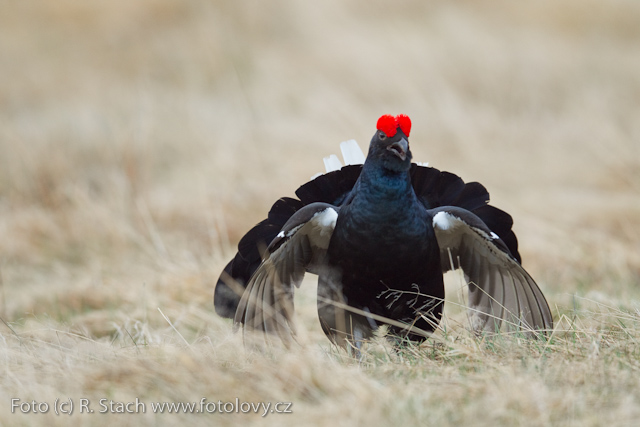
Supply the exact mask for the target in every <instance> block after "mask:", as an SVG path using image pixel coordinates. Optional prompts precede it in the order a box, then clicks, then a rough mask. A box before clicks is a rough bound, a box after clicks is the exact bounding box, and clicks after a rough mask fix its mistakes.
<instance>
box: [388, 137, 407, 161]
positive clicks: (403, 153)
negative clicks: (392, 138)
mask: <svg viewBox="0 0 640 427" xmlns="http://www.w3.org/2000/svg"><path fill="white" fill-rule="evenodd" d="M387 150H389V151H391V152H392V153H393V154H395V155H396V156H398V157H399V158H400V160H402V161H404V160H405V159H406V158H407V151H409V141H407V140H406V139H405V138H402V139H401V140H400V141H397V142H394V143H393V144H391V145H390V146H388V147H387Z"/></svg>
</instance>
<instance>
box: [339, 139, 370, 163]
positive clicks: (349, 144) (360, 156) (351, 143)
mask: <svg viewBox="0 0 640 427" xmlns="http://www.w3.org/2000/svg"><path fill="white" fill-rule="evenodd" d="M340 150H341V151H342V158H343V159H344V164H345V165H363V164H364V159H365V156H364V153H363V152H362V150H361V149H360V146H359V145H358V143H357V142H356V140H355V139H350V140H348V141H344V142H341V143H340Z"/></svg>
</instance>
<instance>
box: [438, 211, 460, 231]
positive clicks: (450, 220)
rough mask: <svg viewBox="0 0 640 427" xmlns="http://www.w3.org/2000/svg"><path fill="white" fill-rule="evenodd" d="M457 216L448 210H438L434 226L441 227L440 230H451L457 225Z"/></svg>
mask: <svg viewBox="0 0 640 427" xmlns="http://www.w3.org/2000/svg"><path fill="white" fill-rule="evenodd" d="M456 219H457V218H456V217H454V216H453V215H450V214H448V213H446V212H438V213H437V214H435V216H434V217H433V228H439V229H440V230H445V231H446V230H449V229H450V228H454V227H455V226H456V224H455V220H456Z"/></svg>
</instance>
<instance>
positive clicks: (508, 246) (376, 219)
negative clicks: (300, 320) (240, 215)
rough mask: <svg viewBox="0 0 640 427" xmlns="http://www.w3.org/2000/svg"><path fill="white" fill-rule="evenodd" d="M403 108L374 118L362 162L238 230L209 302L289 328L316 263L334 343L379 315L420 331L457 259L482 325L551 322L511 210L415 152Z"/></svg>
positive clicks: (373, 323)
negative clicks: (298, 291)
mask: <svg viewBox="0 0 640 427" xmlns="http://www.w3.org/2000/svg"><path fill="white" fill-rule="evenodd" d="M410 131H411V121H410V119H409V117H407V116H406V115H399V116H396V117H393V116H391V115H384V116H382V117H380V119H379V120H378V123H377V131H376V133H375V134H374V135H373V138H372V139H371V143H370V145H369V153H368V155H367V158H366V161H365V162H364V165H351V166H345V167H343V168H341V169H340V170H336V171H334V172H330V173H327V174H325V175H321V176H319V177H317V178H315V179H314V180H312V181H310V182H308V183H306V184H304V185H303V186H301V187H300V188H298V190H297V191H296V194H297V196H298V197H299V200H298V199H292V198H281V199H279V200H278V201H277V202H276V203H275V204H274V205H273V207H272V208H271V211H270V212H269V215H268V218H267V219H265V220H264V221H262V222H261V223H259V224H258V225H256V226H255V227H254V228H253V229H251V230H250V231H249V232H248V233H247V234H246V235H245V236H244V237H243V238H242V240H241V241H240V243H239V245H238V253H237V254H236V256H235V258H234V259H233V260H232V261H231V262H230V263H229V264H228V265H227V266H226V267H225V269H224V271H223V272H222V274H221V276H220V279H219V280H218V283H217V285H216V289H215V296H214V305H215V309H216V312H217V313H218V314H219V315H221V316H224V317H229V318H233V319H234V320H235V323H236V324H237V325H240V324H244V327H245V329H250V330H257V331H262V332H264V336H265V339H267V340H270V339H271V337H274V336H278V337H280V339H282V340H283V341H284V343H285V344H288V343H289V341H290V340H291V339H292V337H293V335H294V334H295V328H294V324H293V317H292V316H293V292H294V285H295V286H300V283H301V281H302V278H303V276H304V273H305V272H307V271H308V272H311V273H315V274H317V275H318V314H319V318H320V322H321V325H322V328H323V330H324V332H325V334H326V335H327V337H329V339H331V341H333V342H334V343H337V344H339V345H343V346H347V345H348V344H351V345H355V346H356V347H357V348H358V349H359V348H360V347H361V344H362V342H363V341H365V340H366V339H368V338H370V337H371V336H372V334H373V332H374V331H375V330H376V329H377V328H378V326H379V325H381V324H387V325H388V326H389V335H390V336H391V337H395V339H396V340H401V339H409V340H411V341H416V342H420V341H422V340H424V339H426V338H427V337H428V336H429V333H430V332H432V331H433V330H434V329H435V328H436V327H437V325H438V323H439V322H440V319H441V317H442V309H443V304H444V284H443V273H444V272H446V271H448V270H452V269H456V268H462V270H463V272H464V275H465V277H466V279H467V282H468V284H469V293H468V298H469V319H470V324H471V327H472V328H473V329H474V330H475V331H478V332H496V331H499V330H501V329H502V330H517V329H520V330H523V331H525V332H526V333H528V334H532V333H534V331H536V330H550V329H552V327H553V319H552V315H551V312H550V310H549V306H548V304H547V302H546V300H545V298H544V296H543V294H542V292H541V291H540V289H539V288H538V286H537V285H536V283H535V282H534V280H533V279H532V278H531V276H530V275H529V274H528V273H527V272H526V271H525V270H524V269H523V268H522V266H521V265H520V262H521V259H520V255H519V254H518V242H517V239H516V236H515V234H514V233H513V231H512V230H511V227H512V224H513V221H512V219H511V216H510V215H509V214H507V213H506V212H504V211H502V210H500V209H497V208H495V207H493V206H491V205H489V204H488V203H489V194H488V192H487V190H486V189H485V188H484V187H483V186H482V185H481V184H479V183H477V182H471V183H466V184H465V183H464V182H463V181H462V179H460V178H459V177H458V176H456V175H454V174H451V173H448V172H441V171H439V170H437V169H434V168H430V167H423V166H418V165H416V164H412V163H411V159H412V156H411V151H410V150H409V142H408V137H409V133H410Z"/></svg>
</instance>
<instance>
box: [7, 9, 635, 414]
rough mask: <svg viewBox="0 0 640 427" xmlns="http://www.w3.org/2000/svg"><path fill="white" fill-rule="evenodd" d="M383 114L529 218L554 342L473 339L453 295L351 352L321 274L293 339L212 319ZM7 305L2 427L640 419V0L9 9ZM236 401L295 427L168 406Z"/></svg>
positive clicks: (305, 293) (519, 223)
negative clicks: (288, 345) (247, 253)
mask: <svg viewBox="0 0 640 427" xmlns="http://www.w3.org/2000/svg"><path fill="white" fill-rule="evenodd" d="M386 113H390V114H398V113H405V114H408V115H409V116H410V117H411V118H412V120H413V130H412V135H411V148H412V151H413V154H414V159H415V160H416V161H424V162H429V163H430V165H431V166H434V167H436V168H439V169H443V170H448V171H451V172H454V173H456V174H458V175H460V176H461V177H462V178H463V179H465V180H466V181H480V182H482V183H483V184H484V185H485V186H486V187H487V188H488V189H489V191H490V192H491V195H492V203H493V204H494V205H496V206H498V207H500V208H502V209H505V210H506V211H508V212H509V213H511V214H512V215H513V217H514V219H515V231H516V233H517V235H518V237H519V241H520V248H521V253H522V255H523V264H524V266H525V268H526V269H527V270H528V271H529V272H530V273H531V274H532V275H533V277H535V278H536V280H537V281H538V283H539V285H540V287H541V288H542V290H543V291H544V293H545V295H546V296H547V299H548V301H549V304H550V306H551V307H552V311H553V312H554V318H555V321H556V330H555V331H554V333H553V335H552V336H551V338H550V339H549V340H548V341H546V342H539V341H537V342H531V341H526V340H519V339H517V338H511V337H499V338H497V339H494V340H481V339H476V338H474V337H473V336H472V335H471V334H470V333H469V332H468V331H467V329H466V325H465V322H464V319H465V317H464V314H463V313H462V311H461V310H460V309H459V308H456V306H455V302H452V303H451V304H450V305H449V311H448V315H447V319H446V320H445V322H443V325H442V330H440V331H438V333H437V334H436V336H435V337H434V338H433V339H432V340H430V341H428V342H427V343H425V344H423V345H421V346H413V347H408V348H406V349H403V350H402V351H399V352H394V351H393V350H391V349H389V348H388V347H387V346H386V345H384V344H383V340H380V341H379V342H376V343H374V344H372V345H371V346H370V347H369V351H368V352H367V353H366V354H365V356H364V359H363V360H362V361H361V362H358V361H356V360H353V359H352V358H350V357H349V356H348V355H347V354H346V353H345V352H343V351H340V350H337V349H334V348H331V347H330V346H329V344H328V343H329V342H328V340H326V338H325V337H324V335H323V334H322V332H321V330H320V328H319V326H318V324H317V320H316V312H315V300H314V295H315V280H314V278H313V277H308V278H307V280H306V281H305V283H304V284H303V286H302V288H301V292H300V295H299V298H298V300H297V316H298V323H299V327H298V329H299V331H300V332H299V333H300V342H301V343H302V345H301V346H299V347H296V348H294V349H292V350H290V351H287V352H284V351H278V350H274V353H273V354H271V355H261V354H256V353H252V352H250V351H248V350H245V349H244V348H243V345H242V339H241V337H240V336H239V334H234V333H233V332H232V325H231V322H230V321H228V320H223V319H220V318H218V317H217V316H216V315H215V314H214V312H213V304H212V295H213V286H214V283H215V281H216V280H217V277H218V274H219V273H220V271H221V269H222V268H223V266H224V265H225V263H226V262H227V261H228V260H229V259H230V257H231V256H233V253H234V250H235V244H237V241H238V240H239V238H240V237H241V236H242V234H243V233H244V232H245V231H247V230H248V229H249V228H250V227H251V226H253V224H254V223H256V222H257V221H259V220H261V219H262V218H263V217H264V216H265V214H266V212H267V211H268V209H269V207H270V206H271V203H273V202H274V201H275V200H276V199H277V198H278V197H280V196H285V195H289V196H291V195H293V192H294V191H295V189H296V188H297V187H298V185H300V184H302V183H304V182H306V181H307V180H308V178H309V177H310V176H311V175H314V174H315V173H316V172H319V171H321V170H322V169H323V166H322V157H323V156H326V155H329V154H331V153H336V152H337V151H338V144H339V142H340V141H343V140H346V139H351V138H355V139H357V140H358V141H359V142H360V144H361V146H363V147H364V146H365V145H366V144H367V143H368V141H369V139H370V138H371V136H372V135H373V132H374V130H375V121H376V120H377V118H378V117H379V116H380V115H382V114H386ZM449 276H450V277H448V278H447V279H448V290H449V291H450V292H449V297H450V299H451V300H452V301H456V300H457V299H459V297H460V294H461V293H462V291H461V286H460V277H459V276H456V275H453V274H451V275H449ZM0 317H1V319H2V322H0V425H7V426H14V425H48V426H51V425H60V426H62V425H65V426H66V425H73V426H76V425H115V423H117V424H118V425H131V426H146V425H236V424H238V423H241V424H269V425H295V426H300V425H331V426H342V425H349V426H357V425H368V426H374V425H407V426H409V425H455V426H463V425H474V426H493V425H505V426H516V425H522V426H532V425H540V426H550V425H559V426H560V425H562V426H597V425H608V426H627V425H629V426H631V425H636V423H637V422H638V419H640V3H638V2H637V1H633V0H611V1H607V2H597V1H591V0H589V1H577V0H567V1H562V2H558V1H552V0H545V1H539V2H526V3H525V2H506V1H505V2H494V1H479V2H478V1H461V2H455V3H453V2H451V3H448V2H436V1H418V0H415V1H410V0H406V1H399V2H381V1H364V0H348V1H337V0H329V1H323V2H316V3H313V4H312V2H302V1H295V0H278V1H274V2H260V1H257V0H253V1H247V2H230V1H229V2H223V1H199V0H198V1H196V0H194V1H188V2H187V1H185V2H176V1H170V0H139V1H124V0H113V1H108V2H106V1H98V0H82V1H73V0H56V1H31V2H29V1H6V0H5V1H0ZM136 398H137V399H138V401H139V402H142V403H144V404H145V412H144V413H142V411H141V407H140V406H138V407H135V406H133V405H130V406H129V407H128V409H129V410H138V411H139V413H131V414H107V413H100V411H103V410H104V409H105V408H107V409H108V411H113V410H116V409H119V408H121V409H122V407H120V406H118V404H117V402H121V403H128V402H135V401H136ZM203 398H204V399H206V401H205V405H204V406H200V405H201V402H202V399H203ZM12 399H19V400H18V401H15V400H14V401H12ZM56 399H58V405H57V406H56V408H58V409H60V407H59V404H60V402H69V399H71V402H73V404H74V413H73V414H72V415H70V416H68V415H56V414H55V408H54V405H55V402H56ZM82 399H86V400H82ZM100 399H106V400H105V401H104V402H105V404H106V405H107V406H105V407H103V406H101V405H100V404H99V402H100ZM236 399H238V402H253V403H258V402H264V403H267V402H269V403H271V404H272V405H275V404H276V403H277V402H291V403H292V405H291V407H290V408H289V409H290V410H291V411H292V413H290V414H278V413H275V412H274V413H268V414H267V416H264V417H263V416H261V414H262V412H263V411H259V412H260V414H243V413H241V411H240V412H238V413H231V414H220V413H219V412H218V410H216V412H214V413H201V412H200V413H180V414H175V413H171V414H170V413H166V411H165V413H154V411H153V410H152V408H151V403H155V402H172V403H180V402H183V403H189V402H197V404H198V405H199V406H197V407H195V409H198V410H200V409H201V408H204V409H205V412H206V410H209V411H211V410H212V408H215V409H219V407H218V406H217V403H218V401H221V402H231V403H232V404H233V403H235V402H236ZM32 401H36V402H38V403H41V404H42V403H47V404H48V405H49V410H48V412H47V413H46V414H42V413H22V410H24V409H33V405H30V403H31V402H32ZM110 401H113V402H114V406H108V405H109V402H110ZM12 402H13V413H12ZM87 402H90V403H89V404H87V405H86V406H85V407H84V408H83V407H82V406H81V403H85V404H86V403H87ZM27 403H29V405H27ZM211 403H214V405H212V404H211ZM19 404H24V405H23V406H22V407H20V406H17V407H16V405H19ZM207 404H209V405H208V406H207ZM25 405H26V406H25ZM38 408H40V409H43V408H44V407H43V406H42V405H40V406H38V405H36V410H37V409H38ZM88 408H89V409H91V410H93V411H94V412H93V413H87V409H88ZM230 408H231V406H227V407H226V408H225V407H224V406H223V410H224V409H230ZM243 408H244V409H246V408H247V407H246V406H244V407H243ZM271 408H272V409H273V408H274V406H271ZM21 409H22V410H21ZM61 409H63V410H64V409H69V408H68V405H67V406H64V405H63V406H62V408H61ZM124 409H127V407H124ZM239 409H242V408H239ZM278 409H279V410H285V409H287V408H286V407H285V406H283V405H281V406H280V407H279V408H278ZM81 410H83V412H84V413H80V411H81Z"/></svg>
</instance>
